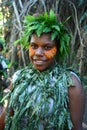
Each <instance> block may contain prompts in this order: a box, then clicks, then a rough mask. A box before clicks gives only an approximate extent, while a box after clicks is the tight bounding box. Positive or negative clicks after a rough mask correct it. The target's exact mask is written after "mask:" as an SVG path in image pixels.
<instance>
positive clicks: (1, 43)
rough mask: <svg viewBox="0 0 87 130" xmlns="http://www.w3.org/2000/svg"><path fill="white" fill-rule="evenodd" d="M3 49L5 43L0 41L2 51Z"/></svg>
mask: <svg viewBox="0 0 87 130" xmlns="http://www.w3.org/2000/svg"><path fill="white" fill-rule="evenodd" d="M2 50H3V43H2V42H1V41H0V51H2Z"/></svg>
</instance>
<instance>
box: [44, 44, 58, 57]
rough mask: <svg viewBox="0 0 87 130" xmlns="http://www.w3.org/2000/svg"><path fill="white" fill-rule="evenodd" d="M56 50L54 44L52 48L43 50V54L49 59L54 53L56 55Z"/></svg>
mask: <svg viewBox="0 0 87 130" xmlns="http://www.w3.org/2000/svg"><path fill="white" fill-rule="evenodd" d="M56 52H57V48H56V46H55V47H53V48H52V49H50V50H48V51H46V52H44V54H45V56H46V57H47V58H48V59H51V58H53V57H54V56H55V55H56Z"/></svg>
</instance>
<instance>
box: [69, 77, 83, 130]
mask: <svg viewBox="0 0 87 130" xmlns="http://www.w3.org/2000/svg"><path fill="white" fill-rule="evenodd" d="M72 79H73V84H74V85H73V86H71V87H69V108H70V114H71V120H72V123H73V129H72V130H82V121H83V114H84V108H85V95H84V90H83V88H82V85H81V82H80V80H79V79H78V77H77V76H76V75H74V74H72Z"/></svg>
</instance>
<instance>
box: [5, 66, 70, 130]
mask: <svg viewBox="0 0 87 130" xmlns="http://www.w3.org/2000/svg"><path fill="white" fill-rule="evenodd" d="M72 85H73V83H72V79H71V74H70V72H69V71H66V70H65V69H63V68H61V67H60V66H58V65H54V66H52V67H51V68H49V69H48V70H45V71H43V72H40V71H38V70H36V69H35V68H34V67H33V65H31V64H30V65H29V66H28V67H26V68H24V69H22V70H20V71H18V72H17V73H16V75H15V78H14V82H13V90H12V92H11V94H10V102H9V106H8V111H7V116H6V125H5V130H71V129H72V122H71V119H70V112H69V109H68V102H69V98H68V87H69V86H72ZM11 108H13V110H14V115H13V116H11V115H10V109H11Z"/></svg>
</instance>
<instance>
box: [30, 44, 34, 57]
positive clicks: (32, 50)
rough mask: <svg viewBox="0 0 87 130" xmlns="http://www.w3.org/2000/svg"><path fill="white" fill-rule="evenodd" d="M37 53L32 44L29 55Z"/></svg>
mask: <svg viewBox="0 0 87 130" xmlns="http://www.w3.org/2000/svg"><path fill="white" fill-rule="evenodd" d="M34 54H35V50H34V49H33V48H32V47H31V46H30V47H29V56H30V57H32V56H34Z"/></svg>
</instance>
